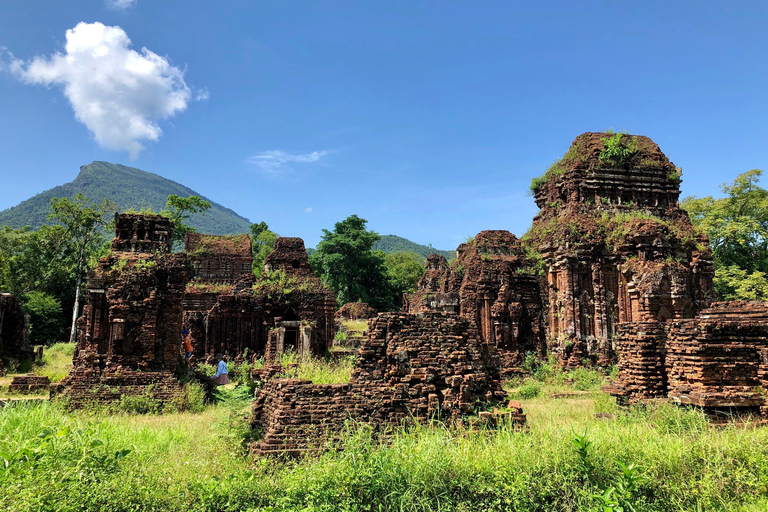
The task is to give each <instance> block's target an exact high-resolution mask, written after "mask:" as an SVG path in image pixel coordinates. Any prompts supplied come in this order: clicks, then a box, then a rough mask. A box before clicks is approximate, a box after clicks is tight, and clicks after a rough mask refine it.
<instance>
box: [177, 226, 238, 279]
mask: <svg viewBox="0 0 768 512" xmlns="http://www.w3.org/2000/svg"><path fill="white" fill-rule="evenodd" d="M184 251H185V252H186V253H187V256H188V257H189V261H190V263H191V264H192V266H193V267H194V269H195V281H196V282H199V283H217V284H232V285H233V284H235V283H236V282H237V281H239V280H240V279H242V278H243V276H245V275H249V274H251V272H252V268H251V267H252V266H253V254H252V252H251V237H250V236H248V235H245V234H243V235H204V234H202V233H192V232H190V233H187V234H186V238H185V240H184Z"/></svg>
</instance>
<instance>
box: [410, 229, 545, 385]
mask: <svg viewBox="0 0 768 512" xmlns="http://www.w3.org/2000/svg"><path fill="white" fill-rule="evenodd" d="M409 310H410V311H411V312H412V313H418V312H425V311H435V310H437V311H454V312H457V313H459V314H461V315H462V316H464V317H466V318H469V319H471V320H472V321H474V322H475V324H476V325H477V326H478V329H479V332H480V336H481V339H482V340H483V341H484V342H486V343H490V344H493V345H494V346H495V347H496V348H497V350H498V351H499V353H500V354H501V357H502V361H503V365H502V366H503V368H505V369H506V370H510V369H512V368H514V367H518V366H520V365H521V364H522V362H523V360H524V358H525V354H526V352H534V353H537V354H539V355H544V353H545V352H546V345H545V330H544V323H543V318H542V299H541V294H540V287H539V279H538V274H537V270H536V261H535V260H532V259H531V258H529V257H528V256H526V251H525V249H524V248H523V245H522V244H521V242H520V240H518V239H517V238H516V237H515V236H514V235H513V234H512V233H510V232H508V231H483V232H481V233H479V234H478V235H477V236H476V237H475V238H474V239H473V240H472V241H470V242H468V243H465V244H461V245H460V246H459V248H458V249H457V251H456V259H455V260H453V261H452V262H451V264H450V265H449V264H448V262H447V261H446V259H445V258H444V257H443V256H440V255H437V254H433V255H431V256H429V257H428V258H427V262H426V269H425V272H424V275H423V276H422V278H421V280H420V281H419V282H418V284H417V285H416V292H415V293H413V294H412V296H411V297H410V298H409Z"/></svg>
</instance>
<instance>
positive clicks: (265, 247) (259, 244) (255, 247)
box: [251, 222, 279, 277]
mask: <svg viewBox="0 0 768 512" xmlns="http://www.w3.org/2000/svg"><path fill="white" fill-rule="evenodd" d="M278 236H279V235H278V234H277V233H275V232H273V231H270V229H269V226H267V223H266V222H259V223H258V224H251V248H252V252H253V266H252V268H253V274H254V275H255V276H256V277H260V276H261V273H262V272H263V271H264V260H265V259H266V258H267V255H269V253H271V252H272V249H274V247H275V240H277V238H278Z"/></svg>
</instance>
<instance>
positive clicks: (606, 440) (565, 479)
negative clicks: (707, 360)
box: [0, 392, 768, 512]
mask: <svg viewBox="0 0 768 512" xmlns="http://www.w3.org/2000/svg"><path fill="white" fill-rule="evenodd" d="M606 403H607V402H605V399H604V398H603V394H602V393H600V392H594V394H593V395H590V396H587V397H584V398H578V399H573V400H555V399H551V398H549V397H547V396H546V395H542V396H540V397H538V398H535V399H532V400H528V401H524V402H523V406H524V408H525V412H526V414H527V415H528V425H529V428H528V429H524V430H520V429H510V428H502V429H500V430H498V431H491V432H484V431H480V432H470V431H456V430H450V429H446V428H443V427H440V426H434V427H429V426H426V425H423V426H420V427H417V428H415V429H412V430H411V431H409V432H406V433H399V434H397V435H395V436H394V437H393V438H392V439H391V440H390V442H389V443H388V444H387V445H379V444H376V443H374V442H373V441H372V440H371V436H370V434H369V433H368V431H367V430H366V429H365V428H361V429H359V430H351V431H350V432H349V435H348V436H346V438H345V441H344V443H343V448H344V449H343V450H341V451H336V450H331V451H329V452H327V453H325V454H322V455H316V456H309V457H306V458H304V459H301V460H299V461H289V460H285V461H281V460H275V459H251V458H250V457H248V456H247V454H246V452H245V450H244V449H243V447H242V446H241V445H240V443H239V442H237V440H236V439H232V437H231V436H229V435H228V434H227V432H228V431H229V430H231V428H230V425H229V422H230V421H231V420H230V414H229V412H228V410H227V409H226V408H224V407H222V406H209V407H208V408H206V409H205V411H204V412H202V413H200V414H171V415H162V416H134V415H116V416H104V415H93V414H90V415H89V414H83V413H80V414H77V415H73V414H68V413H66V412H64V410H63V409H61V408H59V407H57V406H56V405H55V404H43V405H40V406H36V407H31V406H22V405H19V406H15V407H7V408H5V409H2V410H0V452H2V453H4V454H10V453H19V451H20V449H22V448H24V447H26V448H28V449H31V450H34V449H38V448H39V446H40V445H41V443H43V441H41V438H40V437H39V434H41V433H45V432H59V431H61V430H62V429H64V430H65V431H68V433H67V434H66V435H64V436H62V437H61V438H60V439H56V440H55V441H54V443H53V445H54V447H53V449H43V450H40V451H39V453H42V456H40V457H39V458H38V460H36V462H35V464H25V463H16V464H15V467H16V473H15V474H12V475H11V474H9V473H8V472H7V470H6V473H5V476H0V478H4V480H3V481H2V482H0V509H3V510H14V511H20V512H21V511H31V510H35V511H47V510H51V511H52V510H56V511H62V512H66V511H74V510H114V511H123V510H126V511H127V510H147V511H153V510H158V511H159V510H168V511H176V510H178V511H184V512H193V511H218V510H226V511H236V510H242V511H255V510H263V511H288V510H328V511H331V510H350V511H351V510H425V511H426V510H466V511H474V510H488V511H494V510H540V511H561V510H562V511H577V510H598V509H597V508H596V502H595V500H594V499H593V498H592V495H593V494H596V493H601V492H603V491H604V490H605V489H607V488H610V487H611V486H612V485H614V484H615V481H616V479H617V475H618V470H617V462H623V463H627V464H629V463H635V464H637V465H638V466H639V468H640V470H639V481H638V484H637V491H636V492H635V494H634V495H633V502H634V504H635V505H636V510H642V511H688V510H702V511H704V510H723V511H756V510H764V508H761V507H762V506H764V505H765V504H766V502H767V501H766V499H767V497H768V430H767V429H764V428H755V427H754V426H753V425H748V426H746V427H736V426H731V427H726V428H715V427H712V426H710V425H709V424H708V423H707V422H706V421H703V418H702V416H701V415H700V414H699V413H697V412H696V411H689V410H686V409H679V408H676V407H674V406H671V405H660V406H654V407H651V408H649V409H639V408H638V409H632V410H629V411H627V412H621V411H619V410H618V409H617V408H616V406H615V405H613V406H612V412H613V413H614V414H615V418H614V419H608V420H605V419H597V418H595V412H600V411H599V410H600V409H602V408H604V407H605V406H606ZM246 413H247V409H244V410H242V411H241V414H242V415H245V414H246ZM585 431H586V438H587V439H588V440H589V441H590V442H591V445H590V446H589V449H588V455H587V460H588V463H589V466H590V469H589V471H588V472H585V470H584V469H583V467H582V465H581V464H580V458H579V456H578V455H577V452H576V449H575V447H574V444H573V440H574V438H575V436H576V434H577V433H583V432H585ZM122 450H130V453H128V454H126V455H125V456H124V457H118V456H117V454H119V453H120V452H121V451H122ZM1 461H2V460H1V459H0V462H1ZM2 471H3V470H0V472H2Z"/></svg>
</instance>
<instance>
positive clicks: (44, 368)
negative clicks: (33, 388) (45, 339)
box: [34, 343, 75, 382]
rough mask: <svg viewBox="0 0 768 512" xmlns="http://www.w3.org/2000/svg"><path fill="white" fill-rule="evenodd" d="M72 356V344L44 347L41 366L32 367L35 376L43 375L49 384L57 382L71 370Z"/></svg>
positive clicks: (73, 350) (73, 348)
mask: <svg viewBox="0 0 768 512" xmlns="http://www.w3.org/2000/svg"><path fill="white" fill-rule="evenodd" d="M74 354H75V344H74V343H56V344H54V345H51V346H50V347H45V349H44V350H43V361H42V364H40V365H35V366H34V372H35V375H45V376H48V378H49V379H51V382H59V381H60V380H62V379H63V378H64V377H66V376H67V375H68V374H69V371H70V370H71V369H72V357H73V356H74Z"/></svg>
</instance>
